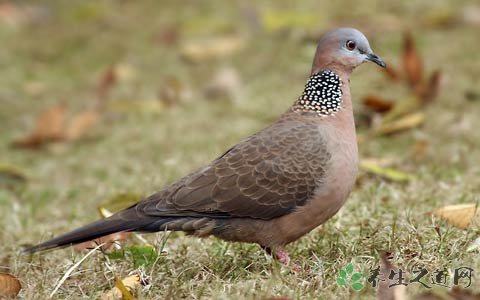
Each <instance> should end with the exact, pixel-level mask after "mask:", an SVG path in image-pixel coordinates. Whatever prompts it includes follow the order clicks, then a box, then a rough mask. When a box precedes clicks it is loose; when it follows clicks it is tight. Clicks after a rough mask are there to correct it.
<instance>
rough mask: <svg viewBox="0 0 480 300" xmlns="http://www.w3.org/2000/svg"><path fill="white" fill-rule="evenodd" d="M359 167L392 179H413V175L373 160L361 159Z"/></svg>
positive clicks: (399, 180)
mask: <svg viewBox="0 0 480 300" xmlns="http://www.w3.org/2000/svg"><path fill="white" fill-rule="evenodd" d="M360 168H361V169H362V170H364V171H365V172H368V173H371V174H374V175H378V176H381V177H383V178H386V179H389V180H392V181H397V182H406V181H410V180H412V179H415V176H413V175H411V174H408V173H405V172H402V171H399V170H396V169H393V168H386V167H382V166H380V165H379V164H378V163H377V162H376V161H374V160H361V161H360Z"/></svg>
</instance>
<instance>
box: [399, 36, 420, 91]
mask: <svg viewBox="0 0 480 300" xmlns="http://www.w3.org/2000/svg"><path fill="white" fill-rule="evenodd" d="M403 69H404V71H405V75H406V77H407V80H408V83H409V84H410V86H411V87H412V88H415V87H416V86H418V85H419V84H421V83H422V78H423V63H422V59H421V58H420V56H419V54H418V53H417V50H416V48H415V42H414V40H413V37H412V34H411V33H410V32H409V31H407V32H405V35H404V48H403Z"/></svg>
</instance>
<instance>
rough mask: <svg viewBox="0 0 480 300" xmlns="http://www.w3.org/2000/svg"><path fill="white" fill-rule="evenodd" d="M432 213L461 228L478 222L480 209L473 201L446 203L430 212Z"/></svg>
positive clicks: (466, 227) (479, 220)
mask: <svg viewBox="0 0 480 300" xmlns="http://www.w3.org/2000/svg"><path fill="white" fill-rule="evenodd" d="M431 214H432V215H434V216H436V217H439V218H440V219H443V220H445V221H446V222H447V223H450V224H452V225H453V226H455V227H458V228H461V229H468V228H471V227H472V225H473V224H477V225H478V224H479V223H480V209H479V208H478V205H477V204H475V203H470V204H456V205H447V206H444V207H442V208H439V209H436V210H434V211H433V212H431Z"/></svg>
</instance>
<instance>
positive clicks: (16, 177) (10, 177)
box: [0, 162, 27, 187]
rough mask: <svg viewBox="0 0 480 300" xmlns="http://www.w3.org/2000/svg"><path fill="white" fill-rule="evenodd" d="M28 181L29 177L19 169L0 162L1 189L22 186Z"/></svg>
mask: <svg viewBox="0 0 480 300" xmlns="http://www.w3.org/2000/svg"><path fill="white" fill-rule="evenodd" d="M26 181H27V176H26V175H25V174H24V173H23V171H21V170H20V169H19V168H17V167H15V166H12V165H10V164H6V163H1V162H0V187H1V186H10V185H11V184H22V183H25V182H26Z"/></svg>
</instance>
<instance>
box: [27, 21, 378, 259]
mask: <svg viewBox="0 0 480 300" xmlns="http://www.w3.org/2000/svg"><path fill="white" fill-rule="evenodd" d="M367 60H369V61H372V62H374V63H376V64H378V65H379V66H381V67H385V63H384V62H383V61H382V60H381V59H380V58H379V57H378V56H377V55H375V54H374V53H373V52H372V50H371V48H370V45H369V43H368V40H367V39H366V38H365V36H364V35H363V34H362V33H361V32H360V31H358V30H356V29H352V28H340V29H336V30H332V31H330V32H327V33H326V34H325V35H323V36H322V38H321V39H320V41H319V43H318V47H317V51H316V54H315V58H314V60H313V66H312V71H311V76H310V78H309V79H308V82H307V84H306V86H305V89H304V91H303V93H302V95H301V96H300V97H299V98H298V99H297V100H296V102H295V103H294V104H293V105H292V106H291V107H290V108H289V109H288V110H287V111H286V112H285V113H284V114H283V115H281V116H280V118H279V119H278V120H277V121H276V122H275V123H273V124H271V125H270V126H268V127H267V128H265V129H263V130H261V131H260V132H258V133H256V134H254V135H252V136H250V137H249V138H247V139H245V140H244V141H242V142H240V143H239V144H237V145H235V146H233V147H231V148H230V149H229V150H228V151H226V152H225V153H224V154H222V155H221V156H219V157H218V158H217V159H215V160H214V161H213V162H211V163H210V164H208V165H207V166H205V167H203V168H201V169H199V170H196V171H194V172H192V173H190V174H188V175H187V176H185V177H183V178H182V179H180V180H178V181H177V182H175V183H173V184H172V185H170V186H167V187H166V188H164V189H163V190H161V191H159V192H157V193H155V194H153V195H151V196H149V197H147V198H145V199H143V200H141V201H140V202H138V203H137V204H135V205H133V206H131V207H129V208H127V209H125V210H123V211H120V212H118V213H116V214H114V215H113V216H111V217H109V218H106V219H103V220H99V221H96V222H94V223H91V224H90V225H86V226H85V227H81V228H79V229H77V230H74V231H72V232H69V233H66V234H64V235H61V236H59V237H57V238H54V239H52V240H49V241H46V242H44V243H41V244H38V245H36V246H33V247H31V248H28V249H26V250H25V251H26V252H29V253H32V252H35V251H39V250H46V249H51V248H56V247H63V246H67V245H71V244H76V243H80V242H84V241H89V240H92V239H95V238H99V237H102V236H105V235H108V234H111V233H114V232H120V231H140V232H155V231H164V230H171V231H184V232H186V233H188V234H193V235H196V236H200V237H204V236H208V235H214V236H216V237H219V238H221V239H224V240H228V241H239V242H249V243H258V244H259V245H260V246H262V247H263V248H264V249H266V250H267V251H268V252H269V253H272V251H273V254H274V256H275V257H277V258H278V259H279V260H280V261H281V262H282V263H285V264H287V263H288V261H289V258H288V255H287V254H286V253H285V252H283V251H282V248H283V247H284V246H285V245H287V244H288V243H291V242H293V241H295V240H297V239H299V238H300V237H301V236H303V235H305V234H306V233H308V232H310V231H311V230H312V229H314V228H315V227H317V226H318V225H320V224H322V223H324V222H325V221H327V220H328V219H329V218H331V217H332V216H333V215H335V214H336V213H337V211H338V210H339V209H340V208H341V207H342V205H343V204H344V203H345V201H346V199H347V197H348V195H349V194H350V192H351V190H352V188H353V186H354V182H355V177H356V174H357V170H358V166H357V165H358V150H357V142H356V136H355V124H354V119H353V112H352V102H351V97H350V89H349V78H350V74H351V72H352V71H353V69H354V68H355V67H357V66H359V65H360V64H362V63H363V62H364V61H367Z"/></svg>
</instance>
